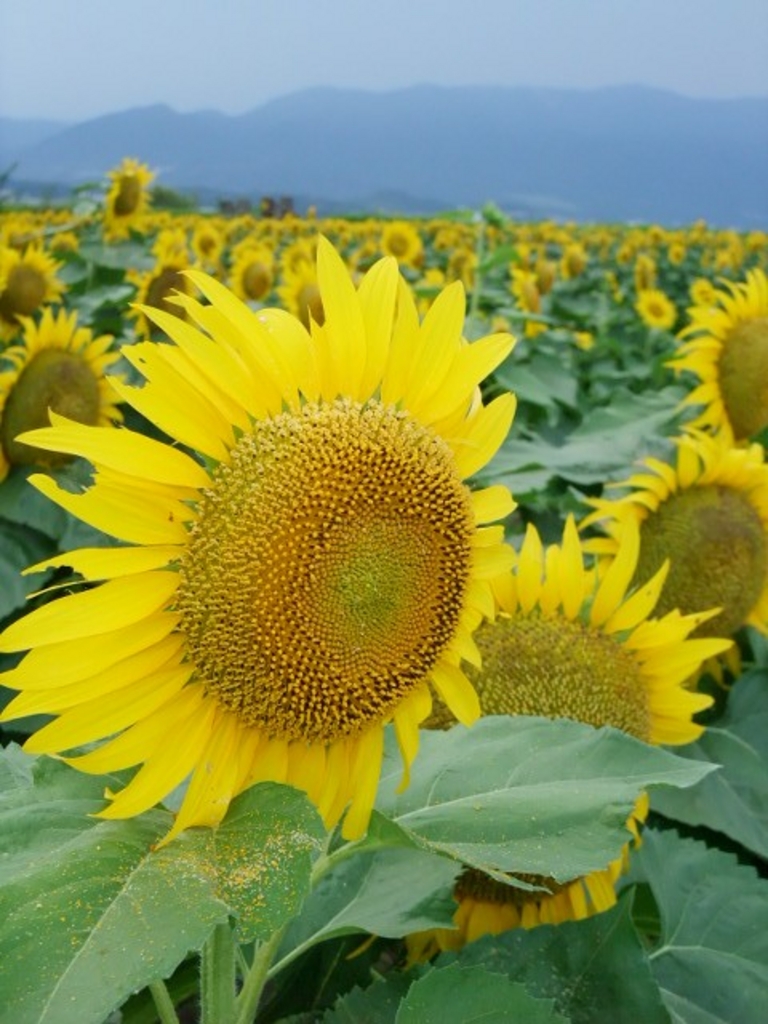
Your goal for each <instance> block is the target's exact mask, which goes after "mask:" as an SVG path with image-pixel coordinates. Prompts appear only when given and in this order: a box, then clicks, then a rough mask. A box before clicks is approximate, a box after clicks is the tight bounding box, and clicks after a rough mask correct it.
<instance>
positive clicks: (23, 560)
mask: <svg viewBox="0 0 768 1024" xmlns="http://www.w3.org/2000/svg"><path fill="white" fill-rule="evenodd" d="M55 550H56V549H55V546H54V544H53V543H52V542H51V540H50V538H49V537H46V536H45V534H44V533H40V532H39V531H38V530H33V529H31V528H30V527H26V526H20V525H19V524H18V523H12V522H9V521H8V520H7V519H0V619H3V618H5V617H6V615H10V614H11V613H12V612H14V611H16V609H17V608H21V607H23V605H24V604H25V602H26V600H27V596H28V595H29V594H31V593H33V592H34V591H36V590H39V589H40V587H42V586H43V585H44V584H45V581H46V574H45V573H38V574H36V575H32V576H22V575H21V571H22V569H26V568H27V567H28V566H30V565H33V564H34V563H35V562H41V561H42V560H43V559H44V558H49V557H50V556H51V555H52V554H54V552H55Z"/></svg>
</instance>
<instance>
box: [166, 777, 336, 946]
mask: <svg viewBox="0 0 768 1024" xmlns="http://www.w3.org/2000/svg"><path fill="white" fill-rule="evenodd" d="M325 836H326V832H325V828H324V827H323V823H322V821H321V820H320V816H319V815H318V813H317V811H316V810H315V808H314V807H313V806H312V804H311V803H310V802H309V800H308V799H307V797H306V795H305V794H304V793H302V792H300V791H299V790H298V789H293V788H292V787H290V786H282V785H278V784H277V783H273V782H264V783H260V784H259V785H257V786H252V787H251V788H250V789H248V790H246V791H245V792H244V793H241V794H240V796H238V797H237V798H236V799H235V800H234V801H233V802H232V805H231V807H230V809H229V812H228V814H227V816H226V818H225V819H224V821H223V822H222V824H221V825H220V826H219V827H218V828H217V829H190V830H189V831H188V832H185V833H182V835H181V836H180V837H179V839H178V840H177V841H176V842H174V843H173V844H172V845H171V847H170V849H171V850H173V849H175V848H176V847H181V848H184V849H185V851H186V854H187V855H190V856H192V857H194V859H196V860H198V861H199V862H200V864H201V865H205V866H206V868H207V869H208V870H209V871H210V873H211V875H212V877H213V878H215V884H216V891H217V894H218V896H219V897H220V898H221V899H223V900H224V901H225V902H226V904H227V906H228V907H229V908H230V911H231V912H232V914H233V915H234V916H235V917H236V918H237V930H238V939H239V940H240V941H241V942H251V941H252V940H254V939H266V938H269V936H270V935H271V934H272V933H273V932H274V931H276V930H277V929H278V928H279V927H280V926H281V925H283V924H284V923H285V922H286V921H288V920H290V918H292V917H294V916H295V915H296V914H297V913H298V911H299V909H300V907H301V905H302V903H303V901H304V898H305V897H306V895H307V893H308V892H309V882H310V873H311V869H312V861H313V859H314V856H315V855H316V853H317V852H318V850H319V849H320V846H321V844H322V841H323V840H324V839H325Z"/></svg>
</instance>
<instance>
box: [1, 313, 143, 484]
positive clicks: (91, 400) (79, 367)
mask: <svg viewBox="0 0 768 1024" xmlns="http://www.w3.org/2000/svg"><path fill="white" fill-rule="evenodd" d="M21 326H22V329H23V335H22V339H21V341H20V342H19V343H18V344H16V345H13V346H12V347H11V348H8V349H6V350H5V352H4V353H3V357H2V358H3V362H5V363H6V364H7V365H8V366H9V369H6V370H4V371H3V372H0V480H4V479H5V477H6V475H7V474H8V470H9V469H10V467H11V466H29V465H38V466H55V465H58V464H60V463H62V462H65V461H67V458H68V457H67V456H66V455H57V454H55V453H52V452H50V451H48V450H44V449H42V448H37V447H35V446H34V445H28V444H24V443H22V442H21V441H18V440H17V437H18V435H19V434H21V433H23V432H24V431H27V430H32V429H34V428H36V427H43V426H48V425H49V423H50V420H49V415H48V414H49V410H52V411H53V412H54V413H59V414H61V415H62V416H66V417H67V418H68V419H71V420H75V421H76V422H77V423H87V424H92V425H100V426H104V427H106V426H109V425H110V424H111V423H114V422H117V421H120V420H122V418H123V417H122V413H121V412H120V410H119V408H118V406H117V403H118V402H119V397H118V395H117V393H116V392H115V391H114V389H113V388H112V386H111V385H110V383H109V382H108V380H107V378H106V376H105V374H106V373H107V371H108V370H109V369H110V368H111V366H112V365H113V364H114V363H115V362H116V361H117V359H118V358H119V354H118V353H117V352H115V351H114V350H113V349H112V336H111V335H108V334H104V335H101V336H100V337H98V338H94V337H93V334H92V332H91V331H90V330H89V329H88V328H87V327H78V325H77V314H76V313H66V312H65V311H64V310H63V309H62V310H59V312H58V313H57V314H55V315H54V313H53V312H52V310H51V309H46V310H44V312H43V315H42V318H41V320H40V323H39V324H36V323H35V321H34V320H32V319H31V318H27V317H24V318H22V320H21Z"/></svg>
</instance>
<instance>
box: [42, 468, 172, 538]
mask: <svg viewBox="0 0 768 1024" xmlns="http://www.w3.org/2000/svg"><path fill="white" fill-rule="evenodd" d="M28 482H29V483H31V484H32V485H33V486H34V487H36V488H37V489H38V491H40V492H41V494H44V495H45V496H46V498H50V500H51V501H53V502H55V503H56V504H57V505H60V506H61V507H62V508H63V509H66V510H67V512H71V513H72V515H73V516H76V517H77V518H78V519H81V520H82V521H83V522H84V523H87V524H88V525H89V526H94V527H95V528H96V529H97V530H101V532H102V533H107V534H109V535H110V536H111V537H116V538H117V539H118V540H125V541H128V543H129V544H150V545H152V544H172V545H176V544H185V543H186V541H187V537H188V535H187V530H186V528H185V526H184V521H185V519H186V518H187V516H188V510H187V509H185V507H184V506H183V505H182V504H181V502H179V501H176V500H174V499H172V498H167V497H161V496H159V495H154V494H151V493H149V492H142V491H137V492H131V491H126V490H124V489H123V488H115V487H110V486H109V485H107V484H101V483H97V484H95V485H94V486H93V487H91V488H90V489H89V490H87V491H85V492H84V493H83V494H72V492H71V491H66V490H64V488H63V487H59V485H58V484H57V483H56V481H55V480H53V479H52V478H51V477H48V476H44V475H43V474H42V473H33V474H32V476H30V477H29V478H28Z"/></svg>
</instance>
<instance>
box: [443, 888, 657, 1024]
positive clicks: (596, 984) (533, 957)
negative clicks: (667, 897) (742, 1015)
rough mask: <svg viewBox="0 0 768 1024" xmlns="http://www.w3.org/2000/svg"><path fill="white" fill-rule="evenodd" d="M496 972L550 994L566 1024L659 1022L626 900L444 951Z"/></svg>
mask: <svg viewBox="0 0 768 1024" xmlns="http://www.w3.org/2000/svg"><path fill="white" fill-rule="evenodd" d="M457 957H458V959H459V962H460V963H462V964H481V965H483V966H485V967H486V968H488V970H492V971H501V972H503V973H505V974H507V975H509V977H510V978H512V979H513V980H515V981H520V982H521V983H522V984H524V985H525V987H526V989H527V990H528V991H529V992H531V993H533V994H534V995H537V996H546V997H549V998H552V999H554V1000H555V1005H556V1006H557V1008H558V1010H559V1011H560V1012H561V1013H564V1014H565V1015H566V1016H567V1017H569V1018H570V1019H571V1020H572V1021H573V1022H574V1024H667V1022H668V1020H669V1015H668V1013H667V1011H666V1010H665V1008H664V1004H663V1003H662V1000H661V995H660V993H659V987H658V985H657V984H656V982H655V980H654V978H653V975H652V973H651V970H650V967H649V964H648V959H647V957H646V955H645V952H644V950H643V948H642V946H641V944H640V939H639V938H638V935H637V932H636V931H635V928H634V926H633V924H632V917H631V914H630V901H629V900H627V899H623V900H621V902H620V903H619V905H618V906H617V907H614V908H613V909H612V910H609V911H607V912H606V913H603V914H598V915H596V916H595V917H591V918H587V919H586V920H584V921H566V922H563V923H562V924H559V925H557V926H551V925H541V926H539V927H538V928H532V929H530V930H526V929H524V928H515V929H513V930H512V931H508V932H504V933H503V934H501V935H489V936H486V937H485V938H483V939H480V940H478V941H477V942H473V943H470V944H469V945H468V946H465V948H464V949H463V950H462V951H461V953H458V954H456V953H445V954H443V955H442V956H441V957H440V959H439V960H438V964H442V963H450V962H452V961H453V960H454V959H456V958H457Z"/></svg>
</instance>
